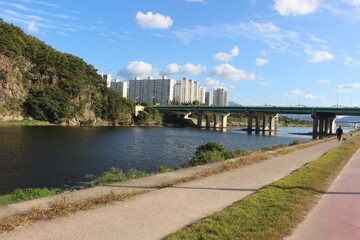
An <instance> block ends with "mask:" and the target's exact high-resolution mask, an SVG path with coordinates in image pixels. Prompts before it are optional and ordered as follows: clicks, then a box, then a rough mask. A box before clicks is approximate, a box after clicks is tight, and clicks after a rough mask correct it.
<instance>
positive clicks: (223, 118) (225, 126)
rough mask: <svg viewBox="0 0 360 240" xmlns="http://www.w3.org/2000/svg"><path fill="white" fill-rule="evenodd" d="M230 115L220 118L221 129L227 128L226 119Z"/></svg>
mask: <svg viewBox="0 0 360 240" xmlns="http://www.w3.org/2000/svg"><path fill="white" fill-rule="evenodd" d="M229 115H230V113H228V114H225V115H223V116H222V123H221V127H223V128H227V118H228V116H229Z"/></svg>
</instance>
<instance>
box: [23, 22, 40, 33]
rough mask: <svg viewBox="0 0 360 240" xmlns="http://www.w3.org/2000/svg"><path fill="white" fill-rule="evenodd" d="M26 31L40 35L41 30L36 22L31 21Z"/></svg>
mask: <svg viewBox="0 0 360 240" xmlns="http://www.w3.org/2000/svg"><path fill="white" fill-rule="evenodd" d="M26 29H27V30H28V31H29V32H31V33H38V32H39V28H38V26H37V24H36V22H34V21H31V22H30V23H29V25H27V27H26Z"/></svg>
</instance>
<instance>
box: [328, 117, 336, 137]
mask: <svg viewBox="0 0 360 240" xmlns="http://www.w3.org/2000/svg"><path fill="white" fill-rule="evenodd" d="M335 119H336V117H335V118H330V121H329V134H334V133H335Z"/></svg>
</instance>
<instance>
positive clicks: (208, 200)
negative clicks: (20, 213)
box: [0, 140, 341, 240]
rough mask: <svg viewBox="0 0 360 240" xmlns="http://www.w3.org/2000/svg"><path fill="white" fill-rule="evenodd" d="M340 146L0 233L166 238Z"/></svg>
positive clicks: (26, 236)
mask: <svg viewBox="0 0 360 240" xmlns="http://www.w3.org/2000/svg"><path fill="white" fill-rule="evenodd" d="M339 144H341V143H339V142H337V141H336V140H332V141H328V142H325V143H321V144H318V145H315V146H313V147H309V148H305V149H302V150H298V151H294V152H291V153H289V154H286V155H283V156H278V157H274V158H271V159H269V160H265V161H262V162H260V163H255V164H252V165H248V166H244V167H240V168H238V169H235V170H233V171H229V172H224V173H220V174H217V175H213V176H210V177H206V178H202V179H199V180H196V181H192V182H188V183H184V184H179V185H176V186H174V187H169V188H164V189H160V190H154V191H151V192H149V193H145V194H141V195H138V196H136V197H134V198H132V199H127V200H125V201H121V202H116V203H112V204H109V205H105V206H101V207H98V208H96V209H93V210H88V211H80V212H78V213H75V214H73V215H70V216H68V217H64V218H60V219H56V220H52V221H42V222H37V223H34V224H31V225H28V226H25V227H21V228H18V229H16V230H15V231H12V232H10V233H5V234H1V235H0V239H11V240H17V239H27V240H31V239H34V240H35V239H36V240H41V239H46V240H49V239H54V240H55V239H122V240H126V239H131V240H136V239H141V240H146V239H162V238H164V237H166V236H167V235H169V234H171V233H173V232H176V231H178V230H180V229H181V228H183V227H185V226H187V225H189V224H191V223H193V222H195V221H197V220H200V219H202V218H204V217H207V216H209V215H211V214H213V213H215V212H217V211H220V210H222V209H224V208H226V207H228V206H230V205H231V204H233V203H234V202H236V201H238V200H241V199H242V198H244V197H246V196H248V195H249V194H251V193H254V192H256V191H257V190H258V189H260V188H262V187H263V186H265V185H267V184H270V183H271V182H273V181H276V180H278V179H280V178H283V177H284V176H286V175H288V174H290V173H291V172H292V171H294V170H295V169H297V168H299V167H301V166H302V165H304V164H305V163H307V162H309V161H312V160H315V159H317V158H319V157H320V156H322V155H323V154H324V153H326V152H327V151H328V150H330V149H332V148H334V147H336V146H338V145H339ZM119 187H121V186H119Z"/></svg>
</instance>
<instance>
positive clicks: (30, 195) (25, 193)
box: [0, 188, 56, 206]
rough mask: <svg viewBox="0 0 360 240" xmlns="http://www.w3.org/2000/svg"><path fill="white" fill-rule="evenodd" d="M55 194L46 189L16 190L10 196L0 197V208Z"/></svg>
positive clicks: (53, 191)
mask: <svg viewBox="0 0 360 240" xmlns="http://www.w3.org/2000/svg"><path fill="white" fill-rule="evenodd" d="M55 194H56V191H55V190H49V189H47V188H26V189H16V190H15V191H13V192H12V193H10V194H6V195H2V196H0V206H4V205H8V204H12V203H18V202H24V201H28V200H32V199H37V198H43V197H50V196H52V195H55Z"/></svg>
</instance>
